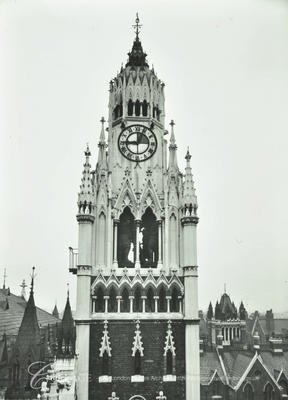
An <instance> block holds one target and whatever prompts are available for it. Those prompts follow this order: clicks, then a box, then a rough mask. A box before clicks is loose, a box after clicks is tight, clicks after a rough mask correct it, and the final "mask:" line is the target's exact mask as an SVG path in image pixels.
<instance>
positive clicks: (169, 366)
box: [166, 350, 173, 375]
mask: <svg viewBox="0 0 288 400" xmlns="http://www.w3.org/2000/svg"><path fill="white" fill-rule="evenodd" d="M166 374H167V375H172V374H173V355H172V352H171V350H168V351H167V354H166Z"/></svg>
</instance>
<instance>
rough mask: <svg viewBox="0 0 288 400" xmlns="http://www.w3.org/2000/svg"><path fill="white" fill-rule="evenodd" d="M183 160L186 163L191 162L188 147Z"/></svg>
mask: <svg viewBox="0 0 288 400" xmlns="http://www.w3.org/2000/svg"><path fill="white" fill-rule="evenodd" d="M185 160H186V161H187V162H189V161H190V160H191V154H190V151H189V147H188V148H187V153H186V156H185Z"/></svg>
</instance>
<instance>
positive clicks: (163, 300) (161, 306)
mask: <svg viewBox="0 0 288 400" xmlns="http://www.w3.org/2000/svg"><path fill="white" fill-rule="evenodd" d="M166 310H167V308H166V291H165V289H164V288H163V287H162V288H161V289H160V292H159V312H166Z"/></svg>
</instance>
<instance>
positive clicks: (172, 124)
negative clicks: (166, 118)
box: [170, 119, 175, 128]
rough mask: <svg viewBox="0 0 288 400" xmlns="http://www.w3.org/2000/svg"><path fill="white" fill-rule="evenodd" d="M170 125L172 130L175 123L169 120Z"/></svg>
mask: <svg viewBox="0 0 288 400" xmlns="http://www.w3.org/2000/svg"><path fill="white" fill-rule="evenodd" d="M170 125H171V127H172V128H173V126H174V125H175V122H174V120H173V119H171V122H170Z"/></svg>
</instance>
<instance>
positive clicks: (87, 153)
mask: <svg viewBox="0 0 288 400" xmlns="http://www.w3.org/2000/svg"><path fill="white" fill-rule="evenodd" d="M85 156H86V157H90V156H91V152H90V149H89V143H87V144H86V150H85Z"/></svg>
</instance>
